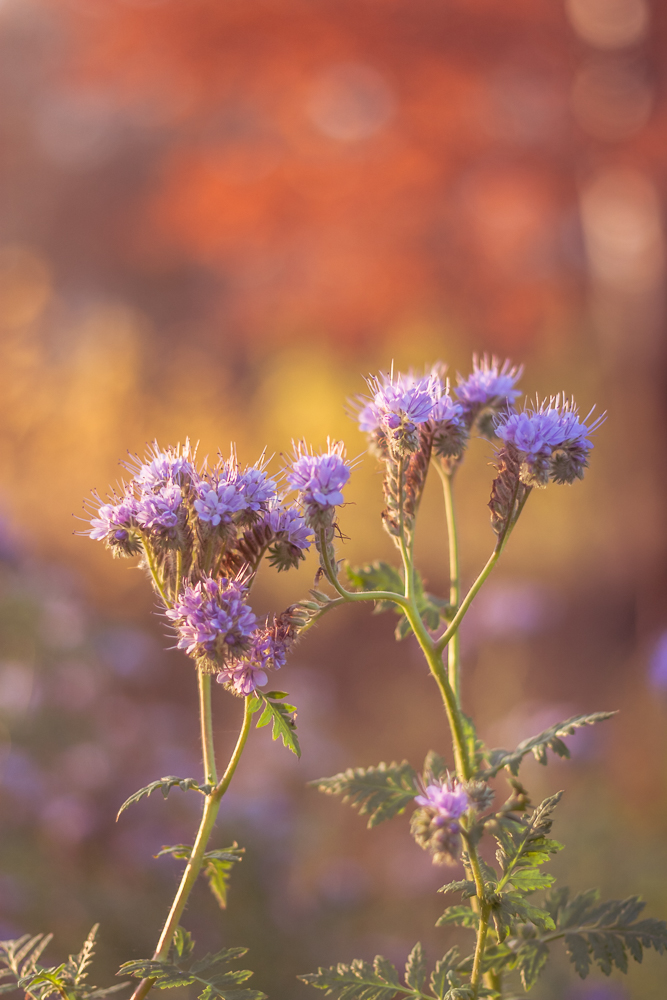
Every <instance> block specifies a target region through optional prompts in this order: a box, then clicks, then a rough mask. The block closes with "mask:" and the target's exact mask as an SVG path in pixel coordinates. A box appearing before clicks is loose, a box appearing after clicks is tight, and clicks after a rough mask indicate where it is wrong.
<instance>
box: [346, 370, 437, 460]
mask: <svg viewBox="0 0 667 1000" xmlns="http://www.w3.org/2000/svg"><path fill="white" fill-rule="evenodd" d="M367 381H368V386H369V388H370V390H371V392H372V394H373V395H372V398H371V399H370V401H368V402H366V404H365V405H364V406H363V408H362V409H361V410H360V412H359V416H358V420H359V429H360V430H362V431H364V432H365V433H367V434H371V435H378V434H380V435H382V436H384V437H385V438H386V440H387V442H388V443H389V445H390V447H392V448H393V449H394V450H396V451H399V452H408V451H416V449H417V447H418V446H419V435H418V433H417V428H418V426H419V425H420V424H424V423H426V421H427V420H429V419H430V418H431V415H432V412H433V408H434V406H435V404H436V403H437V402H438V400H439V399H440V398H441V396H442V395H443V385H442V381H441V378H440V374H439V370H433V371H432V372H431V373H430V374H428V375H424V376H422V377H421V378H418V377H417V376H415V375H414V374H413V373H412V372H408V373H407V374H403V373H401V372H398V373H396V374H394V372H393V371H392V372H390V374H389V375H385V374H380V375H378V376H373V377H371V378H369V379H367ZM363 401H364V400H363V398H362V400H360V402H363Z"/></svg>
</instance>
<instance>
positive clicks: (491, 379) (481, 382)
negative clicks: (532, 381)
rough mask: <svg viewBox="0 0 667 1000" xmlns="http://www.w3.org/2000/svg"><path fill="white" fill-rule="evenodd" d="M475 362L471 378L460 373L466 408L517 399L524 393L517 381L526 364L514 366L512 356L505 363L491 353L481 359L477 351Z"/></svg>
mask: <svg viewBox="0 0 667 1000" xmlns="http://www.w3.org/2000/svg"><path fill="white" fill-rule="evenodd" d="M472 366H473V371H472V375H469V376H468V378H466V379H464V378H461V376H460V375H459V376H458V382H459V384H458V387H457V389H456V395H457V396H458V397H459V399H460V400H461V403H462V405H463V407H464V409H465V410H471V409H473V408H474V407H480V408H481V407H484V406H497V405H498V404H499V403H513V402H514V400H515V399H517V398H518V397H519V396H520V395H521V390H520V389H515V388H514V385H515V383H516V382H517V381H518V380H519V379H520V378H521V376H522V375H523V366H521V367H519V366H516V365H515V366H512V365H511V363H510V361H509V359H506V360H505V361H503V363H502V365H501V364H500V359H499V358H496V357H495V356H493V357H492V358H489V356H488V354H485V355H484V356H483V357H482V359H481V361H480V359H479V358H478V357H477V355H476V354H473V358H472Z"/></svg>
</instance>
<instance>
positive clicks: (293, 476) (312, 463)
mask: <svg viewBox="0 0 667 1000" xmlns="http://www.w3.org/2000/svg"><path fill="white" fill-rule="evenodd" d="M344 456H345V446H344V444H343V442H342V441H328V442H327V450H326V451H325V452H323V453H321V454H319V455H316V454H314V453H313V452H312V451H309V450H308V449H307V447H306V445H305V443H304V442H300V443H299V444H298V445H297V448H296V452H295V456H294V460H293V461H292V464H291V465H290V466H289V468H288V470H287V482H288V483H289V485H290V486H291V487H292V488H293V489H295V490H298V491H299V496H300V499H301V501H302V503H303V504H304V505H305V508H306V517H305V523H306V524H307V525H308V526H309V527H323V526H325V525H329V524H331V522H332V520H333V512H334V508H335V507H338V506H340V504H342V503H344V502H345V500H344V497H343V494H342V492H341V491H342V489H343V486H345V484H346V483H347V481H348V479H349V478H350V471H351V466H350V463H349V462H346V461H345V458H344Z"/></svg>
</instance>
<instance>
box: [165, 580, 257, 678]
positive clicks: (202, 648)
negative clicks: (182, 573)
mask: <svg viewBox="0 0 667 1000" xmlns="http://www.w3.org/2000/svg"><path fill="white" fill-rule="evenodd" d="M246 596H247V588H246V587H245V586H244V585H243V584H242V583H240V582H239V581H238V580H229V579H227V578H225V577H223V578H222V579H221V580H219V581H216V580H213V579H212V578H211V577H207V578H206V579H204V580H202V581H201V582H200V583H196V584H195V585H194V586H193V587H190V586H186V587H185V589H184V590H183V592H182V594H181V596H180V597H179V599H178V600H177V601H176V603H175V604H174V607H173V608H172V609H170V610H169V611H167V613H166V614H167V617H168V618H170V619H171V621H172V622H173V623H174V627H175V628H176V631H177V632H178V637H179V639H178V644H177V645H178V648H179V649H184V650H185V651H186V653H188V655H190V656H194V657H207V656H211V655H213V656H217V657H219V658H220V659H231V658H236V657H238V656H239V654H241V653H243V652H245V650H246V649H247V648H248V642H249V640H250V639H251V637H252V634H253V632H254V631H255V629H256V628H257V618H256V616H255V614H254V612H253V611H252V609H251V608H250V607H249V605H248V604H247V603H246Z"/></svg>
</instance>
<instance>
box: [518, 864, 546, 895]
mask: <svg viewBox="0 0 667 1000" xmlns="http://www.w3.org/2000/svg"><path fill="white" fill-rule="evenodd" d="M511 881H512V885H513V886H514V888H515V889H519V890H520V891H521V892H535V890H536V889H548V888H549V887H550V886H551V885H553V883H554V882H555V876H553V875H544V874H543V873H542V872H539V871H536V869H535V868H522V869H520V870H519V871H515V872H514V874H513V875H512V879H511Z"/></svg>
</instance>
